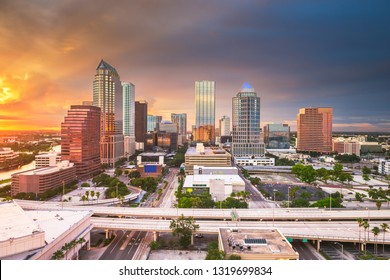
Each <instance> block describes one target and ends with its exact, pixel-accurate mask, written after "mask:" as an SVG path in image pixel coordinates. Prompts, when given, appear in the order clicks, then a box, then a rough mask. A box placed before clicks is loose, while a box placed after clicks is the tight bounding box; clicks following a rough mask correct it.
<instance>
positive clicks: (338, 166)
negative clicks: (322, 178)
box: [333, 163, 346, 180]
mask: <svg viewBox="0 0 390 280" xmlns="http://www.w3.org/2000/svg"><path fill="white" fill-rule="evenodd" d="M341 174H343V165H342V164H340V163H336V164H335V165H334V166H333V175H334V176H335V178H336V179H339V180H340V175H341ZM345 180H346V179H345Z"/></svg>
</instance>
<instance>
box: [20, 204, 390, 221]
mask: <svg viewBox="0 0 390 280" xmlns="http://www.w3.org/2000/svg"><path fill="white" fill-rule="evenodd" d="M15 202H16V203H18V204H19V205H20V206H21V207H22V208H23V209H25V210H56V209H61V208H62V207H63V209H64V210H65V209H68V210H78V211H80V210H88V211H92V212H93V215H94V216H100V217H131V218H155V217H158V218H161V219H172V218H176V217H178V216H179V215H182V214H183V215H184V216H191V217H194V218H195V219H205V220H231V219H232V217H233V215H234V216H235V217H236V218H237V219H238V220H242V221H243V220H254V221H272V220H275V221H278V220H280V221H296V220H298V221H329V220H331V221H355V220H356V218H363V219H366V220H370V221H374V220H384V221H389V220H390V210H389V209H383V210H373V209H363V210H347V209H332V210H329V209H327V210H324V209H317V208H256V209H187V208H186V209H184V208H164V209H162V208H146V207H137V208H132V207H108V206H96V205H84V206H72V205H71V204H69V203H64V204H63V205H62V203H61V202H41V201H28V200H15ZM232 212H234V214H233V213H232Z"/></svg>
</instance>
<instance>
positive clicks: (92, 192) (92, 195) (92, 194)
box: [91, 191, 95, 199]
mask: <svg viewBox="0 0 390 280" xmlns="http://www.w3.org/2000/svg"><path fill="white" fill-rule="evenodd" d="M94 196H95V191H91V198H92V199H93V197H94Z"/></svg>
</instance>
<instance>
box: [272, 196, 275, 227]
mask: <svg viewBox="0 0 390 280" xmlns="http://www.w3.org/2000/svg"><path fill="white" fill-rule="evenodd" d="M273 193H274V207H273V208H272V227H275V190H273Z"/></svg>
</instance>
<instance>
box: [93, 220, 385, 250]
mask: <svg viewBox="0 0 390 280" xmlns="http://www.w3.org/2000/svg"><path fill="white" fill-rule="evenodd" d="M91 221H92V224H93V227H94V228H102V229H112V230H130V231H151V232H171V229H170V228H169V225H170V221H169V220H161V219H154V220H152V219H118V218H96V217H93V218H91ZM383 222H387V221H376V222H371V223H370V228H373V227H374V226H378V227H379V225H380V224H381V223H383ZM196 223H197V224H199V230H198V232H199V233H203V234H207V233H214V234H216V233H217V232H218V229H219V228H220V227H228V228H237V227H238V228H277V229H279V230H280V231H281V232H282V233H283V234H284V235H285V236H286V237H291V238H296V239H301V238H307V239H310V240H324V241H339V242H359V227H358V224H357V222H346V221H343V222H280V221H278V222H269V221H268V222H253V221H245V222H243V221H241V222H231V221H224V222H215V221H203V220H198V221H196ZM360 230H361V234H360V236H361V239H362V238H363V237H362V236H363V230H362V229H360ZM360 241H362V240H360ZM374 241H375V240H374V236H373V234H372V233H371V234H369V243H373V242H374ZM382 242H383V235H382V234H380V235H379V236H378V239H377V243H379V244H382ZM385 244H390V234H387V235H385Z"/></svg>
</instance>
